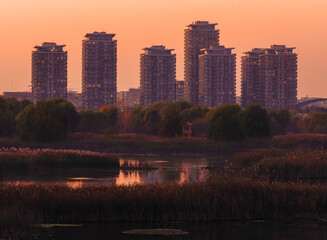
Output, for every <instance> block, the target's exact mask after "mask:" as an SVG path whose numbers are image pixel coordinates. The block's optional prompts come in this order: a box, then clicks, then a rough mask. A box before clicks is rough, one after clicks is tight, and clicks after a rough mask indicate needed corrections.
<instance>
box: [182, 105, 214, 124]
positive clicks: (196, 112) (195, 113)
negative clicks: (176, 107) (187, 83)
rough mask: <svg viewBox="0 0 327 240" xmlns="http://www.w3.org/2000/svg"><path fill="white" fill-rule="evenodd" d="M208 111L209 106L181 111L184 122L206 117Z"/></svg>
mask: <svg viewBox="0 0 327 240" xmlns="http://www.w3.org/2000/svg"><path fill="white" fill-rule="evenodd" d="M207 112H208V109H207V108H202V107H200V106H194V107H191V108H186V109H184V110H183V111H182V112H181V113H180V116H181V119H182V123H186V122H193V121H195V120H197V119H201V118H204V117H205V115H206V113H207Z"/></svg>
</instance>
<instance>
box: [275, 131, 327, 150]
mask: <svg viewBox="0 0 327 240" xmlns="http://www.w3.org/2000/svg"><path fill="white" fill-rule="evenodd" d="M271 146H272V147H275V148H283V149H297V148H310V149H327V134H287V135H281V136H275V137H273V138H272V141H271Z"/></svg>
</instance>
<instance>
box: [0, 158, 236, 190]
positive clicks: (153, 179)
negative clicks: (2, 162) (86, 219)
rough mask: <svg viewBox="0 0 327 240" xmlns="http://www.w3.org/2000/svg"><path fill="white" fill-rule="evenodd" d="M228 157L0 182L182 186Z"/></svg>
mask: <svg viewBox="0 0 327 240" xmlns="http://www.w3.org/2000/svg"><path fill="white" fill-rule="evenodd" d="M231 158H232V157H231V156H217V157H215V158H204V157H162V156H156V157H153V156H151V157H146V156H142V157H121V158H120V165H124V164H125V165H127V166H150V167H153V168H154V169H152V170H144V169H143V170H142V168H141V169H137V168H136V169H137V170H135V169H134V170H133V167H132V168H129V169H130V170H119V169H115V170H104V169H46V170H44V171H39V172H29V173H27V174H25V175H9V176H3V179H2V182H45V183H48V182H49V183H50V182H52V183H53V182H63V183H65V184H66V185H67V186H69V187H71V188H79V187H82V186H85V185H131V184H147V183H168V182H176V183H184V182H188V181H197V180H200V181H202V180H205V179H206V178H207V177H208V176H210V175H212V174H215V171H216V170H214V169H208V168H207V167H208V166H222V165H223V164H224V162H225V160H226V159H231Z"/></svg>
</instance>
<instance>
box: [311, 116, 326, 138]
mask: <svg viewBox="0 0 327 240" xmlns="http://www.w3.org/2000/svg"><path fill="white" fill-rule="evenodd" d="M309 119H310V120H309V131H310V132H313V133H324V134H326V133H327V113H326V112H312V113H310V116H309Z"/></svg>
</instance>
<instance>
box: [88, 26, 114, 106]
mask: <svg viewBox="0 0 327 240" xmlns="http://www.w3.org/2000/svg"><path fill="white" fill-rule="evenodd" d="M114 36H115V34H107V33H105V32H100V33H99V32H94V33H88V34H86V35H85V39H84V40H83V43H82V45H83V46H82V99H83V108H85V109H92V110H99V109H100V108H101V107H102V106H104V105H110V104H114V103H115V102H116V94H117V40H114V39H113V37H114Z"/></svg>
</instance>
